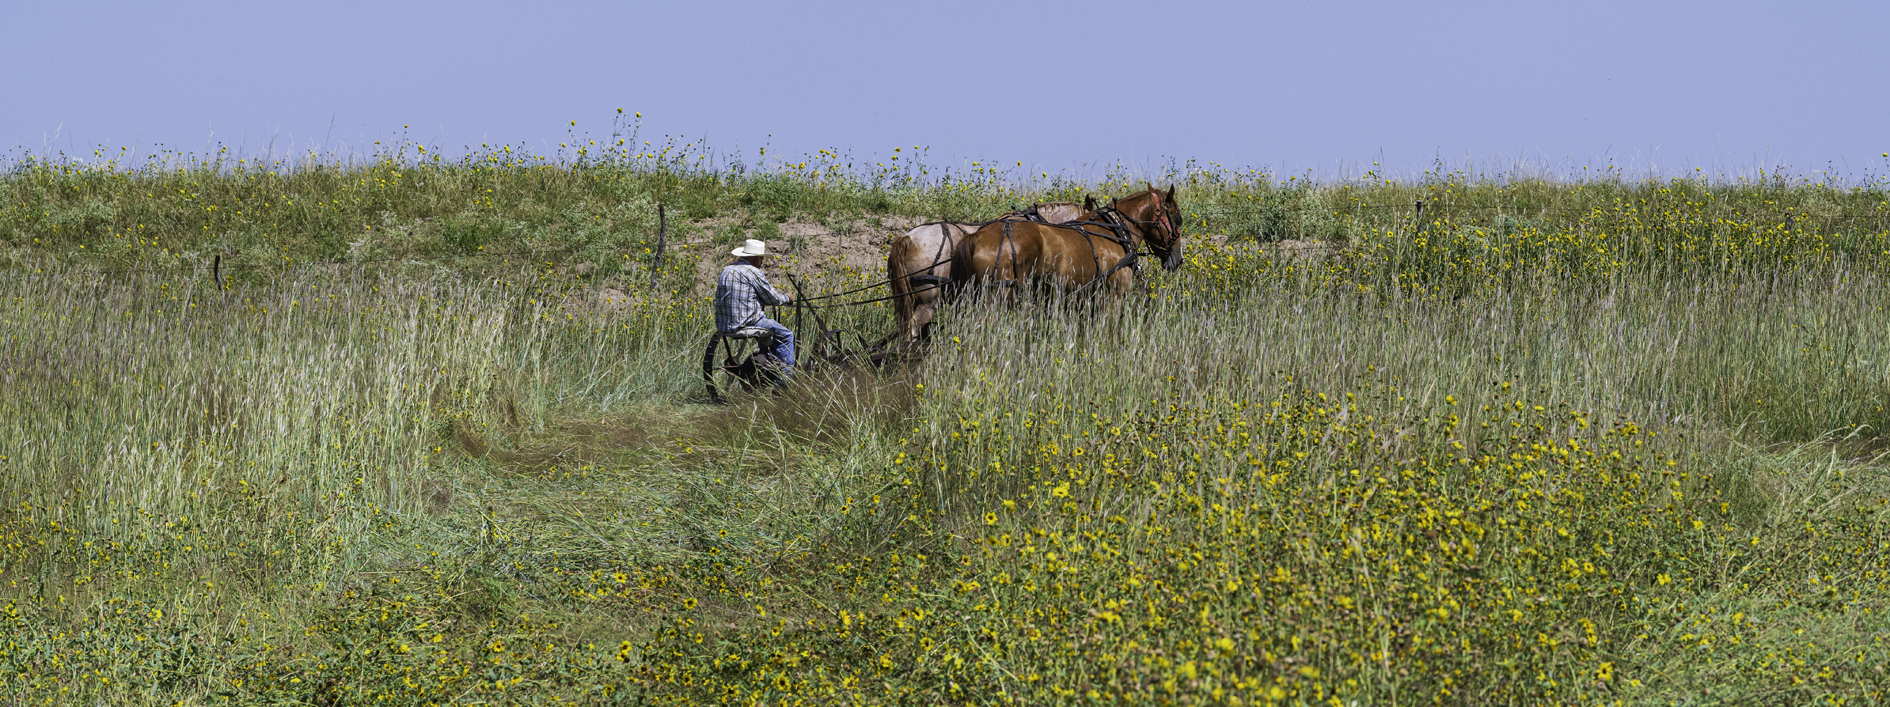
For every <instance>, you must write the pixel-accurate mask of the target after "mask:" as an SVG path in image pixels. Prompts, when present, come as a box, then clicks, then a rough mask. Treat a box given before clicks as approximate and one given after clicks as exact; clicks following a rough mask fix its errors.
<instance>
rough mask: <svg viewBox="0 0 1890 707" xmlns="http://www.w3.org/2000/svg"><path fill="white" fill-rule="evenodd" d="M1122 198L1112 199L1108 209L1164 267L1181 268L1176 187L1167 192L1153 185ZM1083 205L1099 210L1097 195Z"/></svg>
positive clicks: (1170, 268) (1167, 268)
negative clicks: (1119, 217)
mask: <svg viewBox="0 0 1890 707" xmlns="http://www.w3.org/2000/svg"><path fill="white" fill-rule="evenodd" d="M1143 186H1145V187H1147V188H1146V189H1143V190H1142V191H1140V192H1137V193H1134V194H1130V195H1128V196H1125V197H1122V198H1120V199H1110V200H1109V207H1108V208H1109V209H1110V210H1113V211H1114V212H1115V213H1117V214H1119V215H1120V216H1121V217H1122V220H1123V221H1124V222H1125V224H1124V225H1126V226H1128V227H1129V229H1130V230H1133V231H1135V233H1136V235H1138V236H1140V237H1141V239H1142V242H1143V243H1147V244H1148V248H1149V250H1150V251H1151V252H1153V253H1154V254H1155V255H1156V256H1158V257H1160V258H1161V259H1162V268H1163V269H1164V270H1174V269H1176V268H1179V267H1181V206H1180V205H1179V204H1177V203H1175V188H1174V187H1173V186H1170V187H1168V191H1166V192H1164V191H1161V190H1158V189H1156V188H1155V187H1153V186H1150V185H1148V184H1146V183H1145V184H1144V185H1143ZM1083 207H1084V208H1085V209H1086V210H1088V211H1097V210H1098V209H1097V208H1096V202H1095V199H1094V198H1090V197H1085V199H1084V201H1083Z"/></svg>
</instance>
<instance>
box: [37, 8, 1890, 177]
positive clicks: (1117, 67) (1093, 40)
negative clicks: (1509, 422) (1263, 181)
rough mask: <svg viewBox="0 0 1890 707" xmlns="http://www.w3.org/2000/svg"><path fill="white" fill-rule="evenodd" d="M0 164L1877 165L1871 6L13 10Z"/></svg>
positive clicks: (1881, 101) (1885, 48)
mask: <svg viewBox="0 0 1890 707" xmlns="http://www.w3.org/2000/svg"><path fill="white" fill-rule="evenodd" d="M9 5H10V7H8V8H7V9H6V10H4V12H3V13H0V14H3V15H4V16H5V17H7V21H6V23H5V25H6V26H7V30H6V32H5V36H6V39H5V41H4V42H0V67H4V71H0V151H4V150H7V149H8V148H10V154H12V155H19V154H22V153H23V152H31V153H34V154H41V153H45V152H47V151H48V150H50V151H53V152H57V151H60V150H63V151H66V152H68V153H74V152H77V153H85V152H89V151H90V149H91V148H92V147H96V146H106V147H108V148H110V149H112V150H116V149H118V148H119V147H131V146H134V145H135V146H137V147H138V148H139V149H140V150H143V151H146V152H149V151H150V150H151V149H153V146H154V145H157V144H160V143H161V144H163V145H164V146H166V147H169V148H171V149H181V150H189V151H197V152H201V151H203V150H204V149H205V148H206V146H207V145H213V144H218V143H220V144H224V145H228V146H230V147H231V148H232V149H233V150H242V151H244V152H246V153H247V154H252V155H254V154H257V153H260V152H263V151H265V150H268V149H271V147H273V149H274V150H275V151H276V152H278V153H291V152H302V151H307V150H309V149H325V150H336V149H340V150H359V149H371V148H372V142H373V140H376V139H381V140H388V139H392V138H394V137H396V136H398V135H400V134H401V133H402V132H403V129H402V126H403V125H409V126H412V127H411V128H409V129H406V130H405V132H406V134H407V135H408V137H409V138H411V139H413V140H416V141H419V142H422V143H426V144H430V145H435V146H438V147H440V148H444V149H445V150H446V151H448V152H449V153H453V152H458V151H459V150H460V148H462V147H463V146H466V145H478V144H479V143H482V142H485V143H510V144H513V145H517V144H521V143H522V144H525V145H528V146H531V147H533V148H534V149H538V150H544V149H545V148H546V147H554V148H555V146H556V144H557V143H558V142H559V141H561V140H564V139H565V138H566V136H567V130H570V129H571V128H570V125H569V123H570V121H572V120H576V121H577V123H578V126H577V128H576V130H578V131H579V132H590V133H591V134H593V135H601V134H603V133H607V132H608V129H609V123H610V120H611V118H612V117H613V116H614V110H615V109H616V108H618V107H623V108H625V109H626V110H629V111H640V112H642V113H643V115H644V116H645V118H644V123H643V136H644V137H645V138H653V137H661V136H663V135H678V136H684V137H686V138H687V139H689V140H696V139H706V140H707V142H708V144H709V145H711V146H713V147H715V148H717V149H719V150H722V151H738V152H741V153H743V154H746V155H749V156H751V158H752V155H753V154H754V153H755V151H756V149H757V148H759V147H762V146H764V145H769V146H771V150H770V153H771V154H775V155H783V156H794V155H799V154H802V153H808V152H812V151H814V150H816V149H819V148H837V149H840V150H843V151H846V150H850V151H851V152H852V153H853V154H854V155H856V156H862V157H864V156H870V155H873V154H876V153H877V154H888V153H890V151H891V150H892V148H894V147H904V148H906V149H908V150H910V149H911V148H912V147H913V146H915V145H918V146H924V147H927V148H929V149H930V161H931V162H932V163H934V164H940V163H946V164H952V163H959V162H962V161H963V160H969V159H993V160H1004V161H1006V162H1007V163H1009V162H1013V161H1023V162H1025V163H1027V164H1029V165H1032V166H1033V167H1034V168H1037V167H1040V168H1043V169H1047V170H1050V171H1058V170H1067V171H1069V172H1071V173H1074V174H1078V175H1082V174H1085V173H1094V172H1096V171H1098V170H1099V167H1098V165H1109V164H1113V163H1118V162H1119V163H1122V164H1124V165H1127V166H1128V167H1130V168H1131V169H1137V170H1141V169H1148V168H1150V167H1153V166H1156V165H1159V164H1161V163H1162V162H1163V161H1164V160H1166V159H1181V160H1185V159H1189V158H1193V159H1196V160H1201V161H1212V162H1216V163H1220V164H1224V165H1231V166H1239V167H1259V168H1266V169H1270V170H1272V171H1274V172H1275V173H1303V172H1304V171H1306V170H1311V171H1313V172H1314V173H1315V174H1317V175H1322V176H1338V175H1343V174H1355V173H1357V172H1358V171H1361V170H1363V169H1369V168H1370V167H1371V166H1372V164H1373V163H1374V162H1382V163H1383V164H1384V166H1385V167H1386V168H1387V169H1388V170H1389V171H1390V172H1391V173H1393V174H1403V175H1409V174H1414V173H1417V172H1419V171H1421V170H1423V169H1426V168H1428V167H1430V166H1431V165H1432V164H1433V163H1434V162H1436V161H1438V160H1441V161H1442V162H1443V163H1445V164H1447V165H1449V166H1452V167H1456V166H1461V165H1465V164H1468V165H1471V166H1474V167H1477V168H1481V169H1484V170H1491V169H1495V170H1502V169H1508V168H1510V167H1512V166H1513V165H1516V164H1518V163H1522V164H1527V165H1530V166H1531V167H1533V168H1536V169H1543V168H1547V169H1551V170H1568V169H1579V168H1580V167H1581V166H1584V165H1586V166H1591V167H1599V166H1603V165H1608V164H1613V165H1616V166H1618V167H1621V168H1624V169H1628V170H1633V171H1639V172H1645V171H1647V170H1650V169H1655V170H1660V171H1663V172H1666V173H1670V174H1672V173H1680V172H1689V173H1690V172H1692V170H1693V169H1694V168H1696V167H1697V168H1702V169H1705V170H1706V171H1708V172H1718V173H1722V174H1737V173H1750V172H1751V171H1752V170H1754V169H1757V168H1772V167H1777V166H1786V167H1789V168H1791V169H1792V170H1793V171H1796V172H1798V173H1817V172H1821V171H1826V170H1831V171H1834V172H1837V173H1839V174H1848V175H1858V176H1861V175H1865V174H1882V173H1883V172H1884V171H1885V158H1883V157H1881V154H1882V153H1884V152H1886V151H1890V70H1887V69H1886V67H1890V3H1883V2H1868V3H1867V2H1825V3H1820V2H1809V3H1760V2H1719V3H1704V2H1674V3H1663V2H1646V1H1643V2H1614V1H1612V0H1604V1H1599V2H1596V1H1590V2H1580V3H1572V2H1557V3H1518V2H1449V3H1409V2H1380V1H1378V0H1371V1H1364V0H1361V1H1357V2H1309V1H1298V2H1253V3H1204V2H1191V1H1188V0H1175V1H1171V2H1113V1H1099V2H1089V3H1073V2H1028V1H1024V0H1016V1H1012V2H987V1H983V0H971V1H968V2H954V3H907V2H829V3H780V2H775V3H757V2H715V1H709V2H674V1H671V2H662V3H604V2H560V1H553V2H534V3H495V2H483V1H477V0H475V1H471V2H455V3H445V2H357V1H355V0H338V1H331V2H322V3H310V2H269V1H266V0H265V1H261V2H257V1H249V2H201V1H187V2H40V3H33V4H27V3H9Z"/></svg>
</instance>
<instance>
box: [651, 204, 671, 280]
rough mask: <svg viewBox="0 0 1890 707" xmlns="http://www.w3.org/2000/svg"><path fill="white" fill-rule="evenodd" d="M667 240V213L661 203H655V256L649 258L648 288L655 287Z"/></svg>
mask: <svg viewBox="0 0 1890 707" xmlns="http://www.w3.org/2000/svg"><path fill="white" fill-rule="evenodd" d="M668 242H669V215H668V214H667V213H665V212H664V211H663V205H662V204H657V205H656V257H655V258H651V259H650V289H651V290H655V289H656V274H657V271H658V269H660V268H662V267H663V247H664V246H665V245H666V244H668Z"/></svg>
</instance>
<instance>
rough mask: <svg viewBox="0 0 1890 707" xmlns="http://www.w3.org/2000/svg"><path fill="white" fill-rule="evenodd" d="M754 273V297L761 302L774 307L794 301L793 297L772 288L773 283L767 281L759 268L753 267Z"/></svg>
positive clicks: (766, 277)
mask: <svg viewBox="0 0 1890 707" xmlns="http://www.w3.org/2000/svg"><path fill="white" fill-rule="evenodd" d="M750 267H753V266H750ZM755 275H756V277H755V299H758V300H761V303H762V304H765V305H768V306H770V307H775V306H779V305H783V304H787V303H789V302H792V301H794V298H793V297H789V296H787V295H786V294H785V293H783V292H781V291H780V290H777V289H774V285H772V284H770V283H769V282H768V276H767V275H765V274H763V273H762V272H761V268H755Z"/></svg>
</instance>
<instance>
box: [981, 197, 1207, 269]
mask: <svg viewBox="0 0 1890 707" xmlns="http://www.w3.org/2000/svg"><path fill="white" fill-rule="evenodd" d="M1084 206H1085V207H1087V208H1086V209H1085V211H1086V213H1085V214H1084V217H1083V218H1082V219H1081V220H1078V221H1073V222H1070V223H1064V224H1061V225H1050V224H1042V223H1035V222H1017V221H1002V222H996V223H992V224H989V225H986V226H985V227H983V228H980V229H978V230H977V231H976V232H974V233H971V234H969V235H966V236H965V237H963V238H960V239H958V246H957V248H956V249H955V250H954V251H953V252H952V264H953V265H954V266H955V267H953V268H952V286H953V287H954V288H963V287H965V286H969V285H972V284H987V285H996V286H1001V287H1008V288H1010V291H1012V292H1015V291H1016V289H1017V286H1019V285H1022V284H1025V283H1035V284H1038V285H1048V286H1051V287H1055V288H1056V289H1059V290H1061V291H1063V292H1065V293H1070V292H1076V291H1079V290H1087V289H1096V290H1100V289H1108V290H1110V291H1113V292H1116V293H1122V292H1126V291H1128V289H1129V288H1130V287H1131V286H1133V285H1134V283H1135V275H1136V273H1138V272H1139V271H1140V260H1141V258H1140V255H1141V253H1140V251H1141V249H1142V247H1143V246H1144V245H1146V246H1147V247H1148V249H1149V250H1150V252H1152V253H1153V254H1154V255H1157V256H1160V257H1161V259H1162V267H1164V268H1166V269H1168V270H1174V269H1176V268H1179V267H1181V208H1180V206H1179V205H1178V204H1176V203H1175V189H1174V187H1169V188H1168V191H1167V192H1165V193H1164V192H1161V191H1158V190H1156V189H1155V188H1154V187H1149V188H1147V189H1145V190H1143V191H1140V192H1137V193H1135V194H1131V195H1129V196H1126V197H1123V198H1121V199H1112V200H1110V202H1109V205H1108V206H1105V207H1102V208H1095V205H1094V202H1093V200H1086V201H1085V203H1084Z"/></svg>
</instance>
